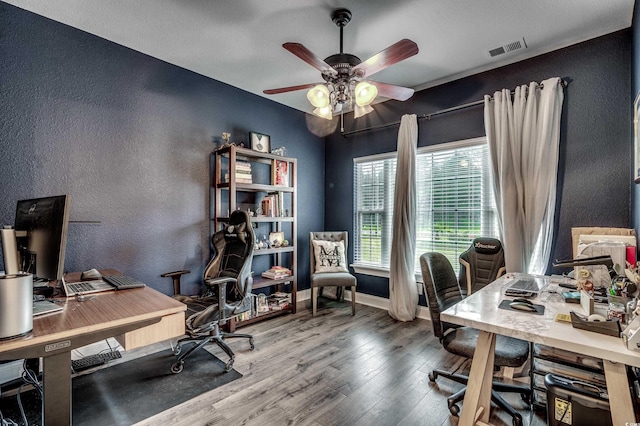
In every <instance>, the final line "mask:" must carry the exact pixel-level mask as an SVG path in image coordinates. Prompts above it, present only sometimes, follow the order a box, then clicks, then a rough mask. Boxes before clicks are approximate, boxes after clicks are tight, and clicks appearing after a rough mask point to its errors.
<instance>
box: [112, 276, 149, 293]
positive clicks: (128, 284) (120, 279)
mask: <svg viewBox="0 0 640 426" xmlns="http://www.w3.org/2000/svg"><path fill="white" fill-rule="evenodd" d="M102 279H103V280H105V281H106V282H108V283H109V284H111V285H112V286H114V287H115V288H116V289H118V290H125V289H128V288H139V287H144V286H145V283H143V282H141V281H138V280H136V279H135V278H131V277H127V276H126V275H103V276H102Z"/></svg>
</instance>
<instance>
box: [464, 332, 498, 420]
mask: <svg viewBox="0 0 640 426" xmlns="http://www.w3.org/2000/svg"><path fill="white" fill-rule="evenodd" d="M495 348H496V335H495V334H493V333H488V332H486V331H480V333H479V335H478V345H477V346H476V349H475V352H474V355H473V362H472V363H471V372H470V373H469V382H468V383H467V392H466V393H465V396H464V402H463V403H462V413H461V414H462V415H461V416H460V422H459V423H458V424H459V425H460V426H471V425H474V424H476V420H480V421H481V422H484V423H488V422H489V415H490V413H489V411H490V408H491V385H492V381H493V362H494V358H495ZM480 409H482V412H481V413H480V415H479V417H478V418H477V419H476V415H477V414H476V413H478V410H480Z"/></svg>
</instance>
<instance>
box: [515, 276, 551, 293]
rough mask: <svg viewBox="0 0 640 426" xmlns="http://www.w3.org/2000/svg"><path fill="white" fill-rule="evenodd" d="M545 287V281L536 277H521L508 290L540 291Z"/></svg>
mask: <svg viewBox="0 0 640 426" xmlns="http://www.w3.org/2000/svg"><path fill="white" fill-rule="evenodd" d="M544 287H545V283H544V281H542V280H540V279H536V278H520V279H518V280H516V281H515V282H513V283H511V284H510V285H509V287H508V289H507V290H508V291H521V292H529V293H539V292H540V291H541V290H542V289H543V288H544Z"/></svg>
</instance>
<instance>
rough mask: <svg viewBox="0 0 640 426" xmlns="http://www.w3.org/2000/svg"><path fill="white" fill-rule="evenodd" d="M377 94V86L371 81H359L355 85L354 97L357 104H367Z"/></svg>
mask: <svg viewBox="0 0 640 426" xmlns="http://www.w3.org/2000/svg"><path fill="white" fill-rule="evenodd" d="M376 96H378V88H377V87H376V86H374V85H373V84H371V83H368V82H366V81H361V82H360V83H358V85H357V86H356V90H355V97H356V104H357V105H358V106H361V107H362V106H365V105H369V104H370V103H371V102H373V100H374V99H375V98H376Z"/></svg>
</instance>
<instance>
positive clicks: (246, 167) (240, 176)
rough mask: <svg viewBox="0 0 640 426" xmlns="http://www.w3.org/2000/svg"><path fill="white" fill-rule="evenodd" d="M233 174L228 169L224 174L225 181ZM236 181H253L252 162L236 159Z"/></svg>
mask: <svg viewBox="0 0 640 426" xmlns="http://www.w3.org/2000/svg"><path fill="white" fill-rule="evenodd" d="M230 176H231V174H230V173H229V172H228V171H227V173H225V174H224V181H225V182H229V178H230ZM234 177H235V181H236V182H237V183H253V177H252V176H251V163H249V162H246V161H236V166H235V173H234Z"/></svg>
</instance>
